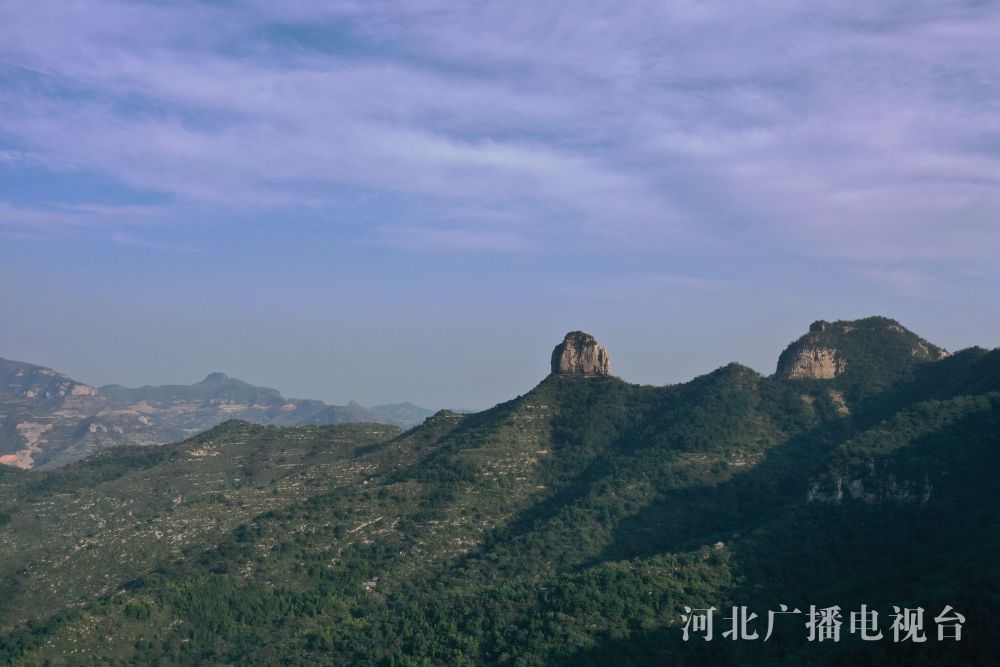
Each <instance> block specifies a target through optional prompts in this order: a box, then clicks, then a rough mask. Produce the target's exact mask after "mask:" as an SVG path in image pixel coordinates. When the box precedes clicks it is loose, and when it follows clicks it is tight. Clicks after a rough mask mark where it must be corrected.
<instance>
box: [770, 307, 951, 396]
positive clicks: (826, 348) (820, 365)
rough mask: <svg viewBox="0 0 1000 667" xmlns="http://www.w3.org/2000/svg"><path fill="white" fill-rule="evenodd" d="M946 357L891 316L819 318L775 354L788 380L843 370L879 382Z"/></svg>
mask: <svg viewBox="0 0 1000 667" xmlns="http://www.w3.org/2000/svg"><path fill="white" fill-rule="evenodd" d="M946 356H948V353H947V352H946V351H945V350H943V349H942V348H940V347H938V346H936V345H933V344H931V343H928V342H927V341H926V340H924V339H922V338H920V337H919V336H917V335H916V334H915V333H913V332H912V331H909V330H908V329H906V328H905V327H903V326H902V325H900V324H899V323H898V322H896V321H895V320H891V319H889V318H886V317H868V318H865V319H861V320H854V321H837V322H827V321H825V320H819V321H817V322H813V323H812V325H810V327H809V333H807V334H806V335H804V336H802V337H801V338H799V339H798V340H797V341H795V342H794V343H792V344H791V345H789V346H788V348H787V349H786V350H785V351H784V352H783V353H782V354H781V357H780V358H779V359H778V375H779V376H781V377H784V378H788V379H794V380H797V379H813V380H832V379H833V378H837V377H840V376H842V375H844V374H845V373H849V374H852V375H853V374H855V373H856V372H857V373H862V374H865V375H869V376H871V377H868V378H866V379H868V380H871V381H873V382H875V383H879V384H883V383H884V382H886V381H889V380H891V379H892V378H893V377H896V376H898V375H900V374H901V373H902V372H905V370H906V368H908V367H912V365H913V364H914V363H919V362H926V361H937V360H938V359H942V358H944V357H946Z"/></svg>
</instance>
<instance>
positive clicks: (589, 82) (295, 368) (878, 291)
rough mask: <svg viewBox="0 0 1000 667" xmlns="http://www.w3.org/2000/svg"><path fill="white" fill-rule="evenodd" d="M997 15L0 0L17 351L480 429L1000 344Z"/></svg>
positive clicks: (772, 7) (900, 9)
mask: <svg viewBox="0 0 1000 667" xmlns="http://www.w3.org/2000/svg"><path fill="white" fill-rule="evenodd" d="M998 63H1000V3H998V2H991V1H973V0H967V1H962V2H943V1H941V0H933V1H925V0H900V1H897V0H880V1H879V2H870V1H867V0H866V1H863V2H862V1H855V0H811V1H810V2H801V1H791V0H788V1H785V0H767V1H756V0H745V1H742V2H731V1H725V2H716V1H714V0H700V1H695V0H678V1H653V2H627V1H623V0H614V1H610V2H602V1H577V2H556V1H553V2H544V3H539V2H521V1H518V0H509V1H504V2H483V1H476V0H469V1H463V2H459V1H457V0H455V1H451V2H441V1H437V0H419V1H411V0H399V1H397V2H382V1H380V0H362V1H357V2H355V1H350V0H323V1H320V0H285V1H283V2H272V1H270V0H247V1H244V2H240V1H237V0H231V1H224V0H220V1H217V2H209V1H207V0H205V1H194V0H188V1H185V0H181V1H176V2H169V1H168V2H151V1H150V2H146V1H138V0H130V1H122V0H58V1H56V0H2V2H0V357H5V358H8V359H17V360H22V361H29V362H32V363H37V364H41V365H45V366H49V367H53V368H56V369H58V370H60V371H63V372H65V373H67V374H69V375H71V376H72V377H74V378H75V379H78V380H80V381H83V382H87V383H89V384H94V385H102V384H109V383H118V384H124V385H128V386H137V385H143V384H161V383H189V382H195V381H198V380H200V379H201V378H202V377H204V376H205V375H206V374H207V373H209V372H212V371H224V372H226V373H228V374H230V375H232V376H235V377H239V378H241V379H244V380H247V381H249V382H253V383H255V384H261V385H267V386H272V387H275V388H277V389H279V390H281V391H282V392H283V393H284V394H285V395H286V396H292V397H300V398H319V399H323V400H326V401H328V402H336V403H344V402H347V401H348V400H352V399H356V400H359V401H361V402H362V403H364V404H369V405H370V404H377V403H389V402H397V401H404V400H409V401H413V402H416V403H418V404H421V405H424V406H427V407H431V408H438V407H453V408H473V409H475V408H484V407H488V406H490V405H492V404H494V403H496V402H499V401H502V400H506V399H508V398H511V397H513V396H515V395H518V394H522V393H524V392H526V391H527V390H529V389H530V388H531V387H532V386H534V384H536V383H537V382H538V381H539V380H540V379H542V377H544V376H545V374H546V373H547V372H548V360H549V354H550V352H551V349H552V347H553V346H554V345H555V344H557V343H558V342H559V341H560V340H561V339H562V336H563V335H564V334H565V332H567V331H569V330H575V329H582V330H585V331H588V332H590V333H592V334H594V335H595V336H596V337H597V338H598V339H599V340H600V342H601V343H602V344H604V345H605V346H607V347H608V348H609V350H610V354H611V361H612V367H613V371H614V372H615V374H616V375H619V376H621V377H623V378H624V379H626V380H629V381H631V382H637V383H643V384H657V385H662V384H667V383H674V382H682V381H686V380H689V379H691V378H693V377H695V376H697V375H700V374H703V373H707V372H710V371H712V370H713V369H715V368H717V367H719V366H721V365H724V364H726V363H728V362H731V361H739V362H741V363H744V364H746V365H749V366H751V367H752V368H755V369H756V370H758V371H760V372H761V373H765V374H770V373H772V372H773V371H774V366H775V363H776V360H777V357H778V354H779V353H780V352H781V350H782V349H783V348H784V347H785V345H787V344H788V343H789V342H790V341H792V340H794V339H795V338H797V337H798V336H799V335H801V334H802V333H804V332H805V331H806V330H807V328H808V325H809V323H810V322H811V321H813V320H815V319H821V318H822V319H829V320H835V319H852V318H856V317H863V316H868V315H874V314H881V315H886V316H889V317H894V318H896V319H898V320H899V321H900V322H902V323H903V324H904V325H905V326H907V327H909V328H911V329H912V330H914V331H916V332H917V333H919V334H921V335H923V336H924V337H926V338H928V339H929V340H931V341H932V342H935V343H937V344H940V345H942V346H944V347H946V348H948V349H951V350H954V349H958V348H962V347H967V346H969V345H981V346H984V347H995V346H997V345H1000V308H998V299H997V294H998V293H1000V263H998V262H997V261H996V258H997V257H998V256H1000V218H998V214H1000V187H998V186H1000V67H998V66H997V65H998Z"/></svg>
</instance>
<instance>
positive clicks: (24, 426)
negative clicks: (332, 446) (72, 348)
mask: <svg viewBox="0 0 1000 667" xmlns="http://www.w3.org/2000/svg"><path fill="white" fill-rule="evenodd" d="M430 414H431V411H430V410H426V409H424V408H421V407H418V406H416V405H413V404H412V403H400V404H394V405H380V406H376V407H373V408H365V407H362V406H361V405H359V404H357V403H354V402H351V403H349V404H348V405H327V404H326V403H323V402H322V401H316V400H300V399H286V398H284V397H283V396H282V395H281V393H280V392H278V391H277V390H276V389H270V388H267V387H257V386H254V385H252V384H248V383H246V382H243V381H242V380H237V379H235V378H231V377H229V376H227V375H226V374H224V373H212V374H210V375H208V376H207V377H206V378H205V379H204V380H202V381H201V382H198V383H195V384H191V385H163V386H145V387H140V388H138V389H129V388H127V387H122V386H119V385H108V386H105V387H100V388H96V387H92V386H89V385H86V384H83V383H81V382H77V381H76V380H73V379H71V378H69V377H67V376H66V375H63V374H62V373H58V372H56V371H54V370H52V369H50V368H44V367H42V366H35V365H32V364H26V363H22V362H17V361H8V360H6V359H0V463H4V464H7V465H13V466H17V467H19V468H55V467H58V466H61V465H66V464H67V463H70V462H72V461H76V460H78V459H80V458H83V457H84V456H87V455H89V454H92V453H94V452H97V451H99V450H101V449H103V448H105V447H111V446H116V445H162V444H166V443H168V442H174V441H177V440H181V439H183V438H186V437H189V436H191V435H194V434H196V433H199V432H201V431H204V430H206V429H209V428H211V427H213V426H215V425H217V424H220V423H222V422H224V421H226V420H228V419H232V418H236V417H238V418H240V419H244V420H246V421H250V422H254V423H258V424H273V425H278V426H299V425H305V424H339V423H344V422H376V423H385V424H395V425H398V426H404V427H409V426H413V425H415V424H418V423H420V422H421V421H423V420H424V419H425V418H426V417H427V416H429V415H430Z"/></svg>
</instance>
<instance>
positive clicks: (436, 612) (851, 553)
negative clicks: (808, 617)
mask: <svg viewBox="0 0 1000 667" xmlns="http://www.w3.org/2000/svg"><path fill="white" fill-rule="evenodd" d="M877 343H878V340H877V339H872V340H867V339H866V341H864V346H865V347H866V349H867V348H868V347H870V346H872V345H877ZM852 354H854V357H852V358H853V359H854V360H855V366H854V368H855V369H857V370H855V371H854V372H855V373H860V375H861V376H862V377H866V378H867V379H866V380H865V381H866V382H869V383H870V385H869V386H871V387H881V389H880V391H879V392H877V393H872V392H869V391H861V390H860V389H859V390H858V391H850V390H851V388H852V387H857V388H860V385H851V384H841V380H840V379H839V378H838V379H837V380H834V381H829V382H825V383H824V382H823V381H798V380H782V379H780V378H777V377H775V378H764V377H761V376H759V375H758V374H756V373H755V372H753V371H752V370H750V369H747V368H744V367H741V366H739V365H736V364H733V365H730V366H726V367H724V368H721V369H719V370H717V371H715V372H714V373H711V374H709V375H706V376H703V377H700V378H696V379H695V380H693V381H691V382H689V383H686V384H683V385H676V386H668V387H640V386H635V385H629V384H627V383H624V382H622V381H620V380H618V379H615V378H590V379H580V378H566V377H558V376H550V377H548V378H546V379H545V380H544V381H543V382H542V383H541V384H539V385H538V386H537V387H536V388H534V389H533V390H532V391H530V392H528V393H527V394H525V395H524V396H520V397H518V398H517V399H515V400H513V401H509V402H507V403H504V404H501V405H499V406H497V407H495V408H493V409H492V410H488V411H486V412H483V413H479V414H475V415H458V414H454V413H448V412H441V413H438V414H437V415H435V416H433V417H431V418H429V419H428V420H427V422H426V423H425V424H424V425H423V426H420V427H418V428H415V429H412V430H410V431H407V432H406V433H400V432H399V431H398V430H396V429H392V428H391V427H385V426H377V425H370V424H369V425H350V426H335V427H322V428H295V429H278V428H274V427H257V426H251V425H249V424H245V423H242V422H229V423H227V424H224V425H222V426H219V427H217V428H215V429H212V430H211V431H209V432H207V433H205V434H202V435H201V436H198V437H197V438H194V439H192V440H189V441H185V442H183V443H179V444H176V445H170V446H167V447H164V448H158V449H134V448H125V449H120V450H113V451H108V452H103V453H102V454H100V455H99V456H96V457H92V458H90V459H87V460H85V461H82V462H80V463H77V464H74V465H72V466H69V467H68V468H65V469H63V470H61V471H58V472H49V473H39V472H33V473H22V472H20V471H18V472H17V473H14V474H8V475H0V512H2V514H0V547H2V548H0V577H2V579H0V661H8V662H11V663H13V664H23V665H41V664H73V665H104V664H110V665H116V664H120V665H126V664H163V665H168V664H169V665H173V664H287V665H296V664H298V665H313V664H362V665H439V664H440V665H450V664H512V665H550V664H573V665H580V664H614V665H628V664H634V665H645V664H670V663H678V664H685V663H691V664H695V663H697V664H721V665H725V664H767V665H772V664H788V665H798V664H830V665H833V664H859V665H860V664H880V663H881V664H907V665H910V664H913V665H940V664H955V665H958V664H963V665H965V664H984V665H985V664H993V662H994V656H995V655H996V654H997V652H998V651H1000V634H998V633H996V631H995V629H994V628H993V627H992V619H993V617H994V616H995V615H996V614H997V613H998V612H1000V566H998V565H997V562H996V559H995V556H994V554H995V553H996V551H997V549H998V547H1000V525H998V518H997V517H998V513H997V509H998V508H997V499H998V498H1000V487H998V482H997V471H998V468H1000V435H998V434H1000V386H998V383H1000V373H998V372H997V370H998V368H1000V351H993V352H987V351H983V350H972V351H967V352H963V353H961V354H957V355H955V356H953V357H950V358H948V359H945V360H943V361H936V362H933V363H926V364H921V363H919V361H920V360H916V362H911V367H910V368H909V369H908V370H906V372H899V369H898V368H896V367H895V366H892V365H888V366H876V368H875V370H871V369H868V370H865V369H862V368H861V367H860V366H859V365H858V363H857V360H858V359H861V358H862V357H861V356H859V354H860V353H855V352H852ZM845 378H846V376H845ZM844 382H848V380H846V379H845V380H844ZM849 382H855V380H854V379H851V380H850V381H849ZM837 391H843V392H845V394H847V399H846V403H843V402H842V401H841V400H840V399H838V397H837V395H836V394H835V393H834V392H837ZM4 517H6V518H4ZM781 603H785V604H788V605H792V606H795V607H799V608H801V609H803V610H807V609H808V607H809V605H810V604H815V605H817V606H829V605H834V604H839V605H841V606H842V607H843V608H844V614H845V627H844V629H843V635H844V636H843V639H842V641H841V642H840V643H839V644H836V645H831V644H829V643H826V644H822V645H815V644H810V643H809V642H807V641H806V640H805V637H806V632H805V629H804V626H803V623H804V619H803V618H802V617H796V619H795V621H794V623H790V624H789V625H788V627H785V628H782V629H779V631H778V632H777V633H776V634H775V636H774V637H772V639H771V640H770V641H769V642H767V643H766V644H764V643H763V642H761V641H757V642H753V641H739V642H733V641H728V640H723V639H722V638H721V637H717V638H716V639H715V640H714V641H713V642H703V641H701V640H698V641H695V642H683V641H682V640H681V636H680V627H679V619H680V614H681V612H682V608H683V606H684V605H688V606H691V607H704V606H713V605H714V606H715V607H718V608H725V607H727V606H728V605H734V604H740V605H747V606H749V607H750V608H751V610H753V611H756V612H757V613H758V614H761V615H762V616H764V617H766V612H767V611H768V610H769V609H777V606H778V604H781ZM862 603H864V604H867V605H869V606H870V607H873V608H875V609H877V610H879V612H880V616H881V623H882V630H883V632H884V633H886V632H888V629H889V623H890V620H889V619H890V617H891V612H892V605H899V606H909V607H916V606H922V607H924V608H925V609H927V618H928V626H927V633H928V635H929V636H931V637H932V640H931V641H929V642H927V643H926V644H921V645H913V644H894V643H893V642H892V640H891V639H883V640H882V641H881V642H873V643H866V642H861V641H858V640H857V639H856V638H854V637H853V636H851V635H849V634H848V632H847V627H846V616H847V613H848V611H849V610H854V609H857V608H858V607H859V605H860V604H862ZM945 604H950V605H952V606H953V607H955V608H956V609H958V610H959V611H961V612H962V613H963V614H964V615H965V616H966V618H967V623H966V626H965V633H964V634H965V637H964V640H963V641H962V642H961V643H954V642H937V641H934V637H933V631H934V627H933V624H932V623H931V622H930V621H929V619H930V618H931V617H933V616H934V615H935V614H936V613H938V612H939V611H940V610H941V608H942V607H943V606H944V605H945ZM716 623H717V626H716V632H717V633H719V632H721V631H722V630H723V629H725V628H724V627H723V626H722V625H721V617H717V619H716ZM758 629H759V630H763V628H760V627H758Z"/></svg>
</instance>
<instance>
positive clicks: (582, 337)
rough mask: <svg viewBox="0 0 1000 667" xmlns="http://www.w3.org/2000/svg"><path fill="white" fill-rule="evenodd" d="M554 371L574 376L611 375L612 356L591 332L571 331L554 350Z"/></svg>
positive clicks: (558, 373)
mask: <svg viewBox="0 0 1000 667" xmlns="http://www.w3.org/2000/svg"><path fill="white" fill-rule="evenodd" d="M552 372H553V373H554V374H556V375H568V376H572V377H598V376H602V375H611V357H610V355H609V354H608V351H607V350H606V349H605V348H603V347H601V346H600V345H598V343H597V340H596V339H595V338H594V337H593V336H591V335H590V334H588V333H584V332H582V331H571V332H569V333H568V334H566V337H565V338H564V339H563V342H562V343H560V344H559V345H556V349H554V350H552Z"/></svg>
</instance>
